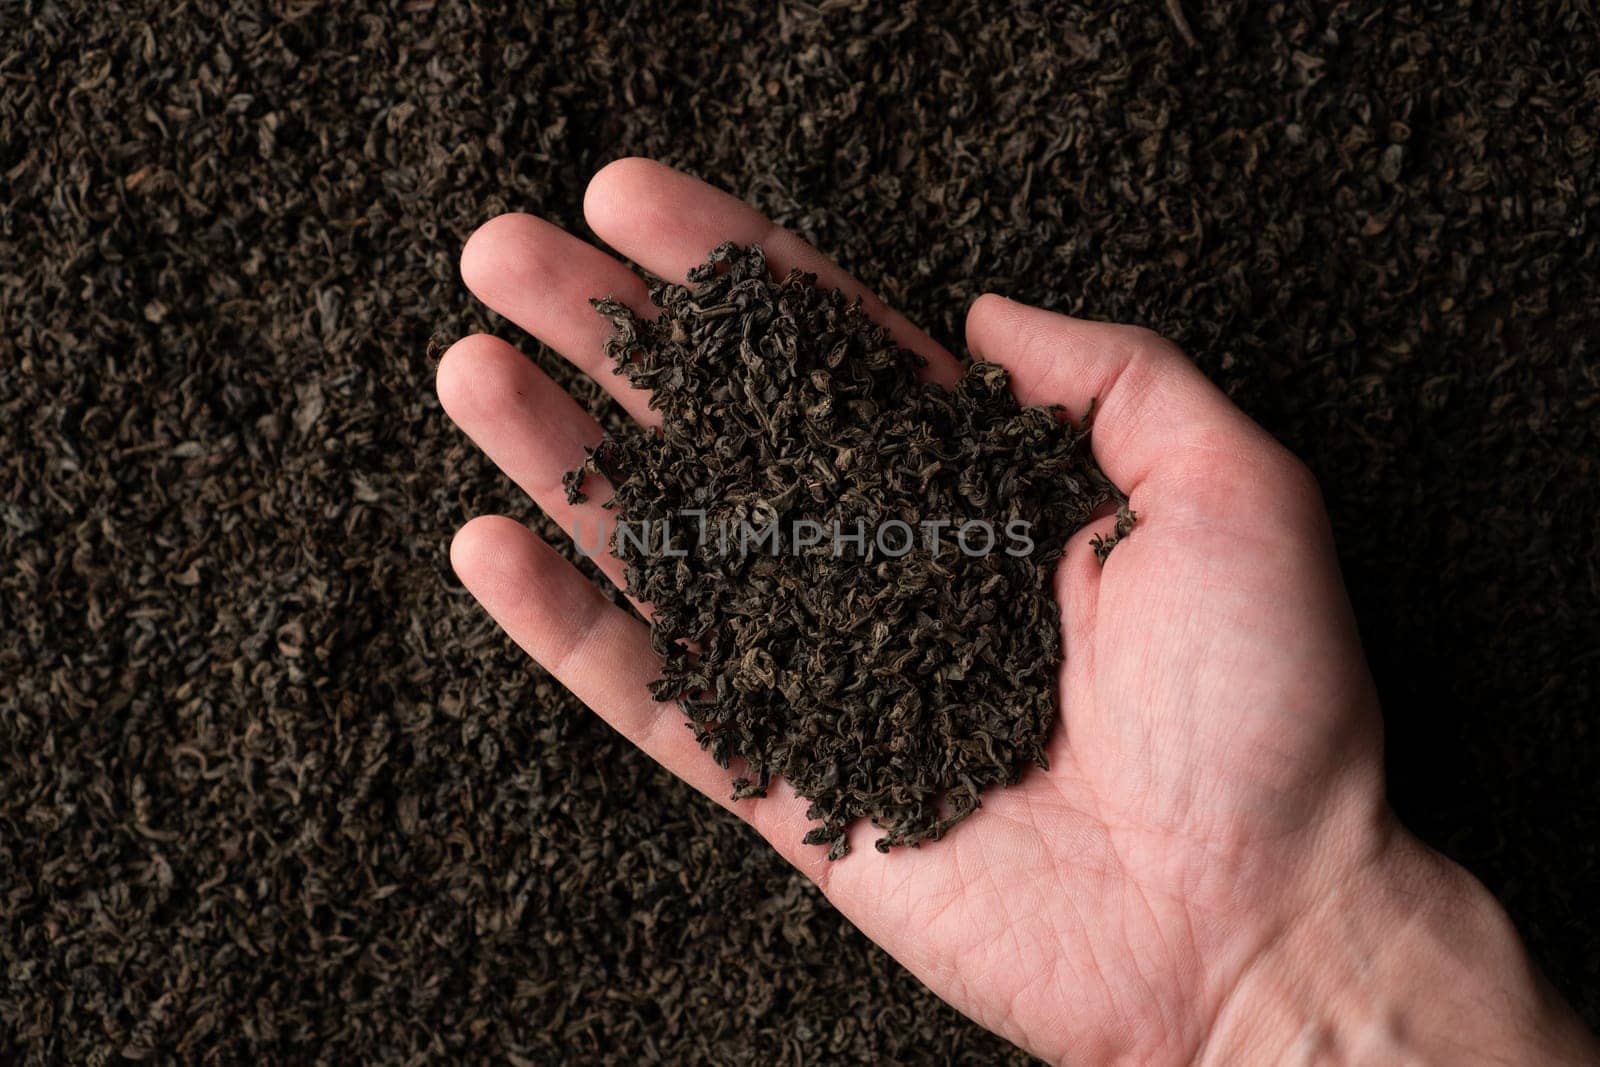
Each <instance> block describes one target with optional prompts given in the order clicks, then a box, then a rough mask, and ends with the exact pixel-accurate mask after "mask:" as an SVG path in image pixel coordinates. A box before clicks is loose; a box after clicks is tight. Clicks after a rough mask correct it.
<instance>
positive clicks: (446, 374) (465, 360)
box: [434, 333, 524, 425]
mask: <svg viewBox="0 0 1600 1067" xmlns="http://www.w3.org/2000/svg"><path fill="white" fill-rule="evenodd" d="M508 357H509V358H508ZM521 360H522V356H521V354H520V353H518V352H517V351H516V350H515V349H513V348H511V346H510V345H508V344H506V343H505V342H504V341H502V340H500V339H499V338H498V337H495V336H493V335H491V334H486V333H476V334H471V335H469V336H467V337H463V338H461V339H460V340H459V341H457V342H456V343H455V344H453V345H451V346H450V347H449V348H448V349H446V350H445V354H444V356H443V357H442V358H441V359H440V360H439V369H438V370H437V371H436V372H435V374H434V388H435V390H436V391H437V392H438V395H439V403H440V404H441V405H443V407H444V410H445V414H447V415H449V416H450V418H451V419H453V420H454V421H455V422H456V423H457V424H458V425H466V424H472V423H475V422H476V421H478V420H477V418H476V417H477V416H481V415H483V414H485V413H486V412H487V411H489V410H490V409H491V408H495V407H499V406H503V404H504V401H505V398H506V397H508V396H519V395H521V393H522V392H523V391H524V390H523V387H522V384H521V382H520V381H519V380H518V379H519V376H518V373H517V372H518V370H519V364H520V362H521Z"/></svg>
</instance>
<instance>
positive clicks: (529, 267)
mask: <svg viewBox="0 0 1600 1067" xmlns="http://www.w3.org/2000/svg"><path fill="white" fill-rule="evenodd" d="M461 277H462V280H464V281H465V282H466V283H467V288H469V289H471V290H472V292H473V294H474V295H476V296H477V298H478V299H479V300H482V301H483V302H484V303H485V304H487V305H488V306H489V307H490V308H492V309H494V310H495V311H496V312H498V313H500V314H501V315H504V316H505V317H506V318H508V319H510V320H511V321H512V322H514V323H516V324H517V325H518V326H520V327H522V328H523V329H524V330H527V331H528V332H529V333H531V334H533V335H534V336H535V337H537V338H538V339H539V340H541V341H543V342H544V343H545V344H547V345H549V346H550V347H551V348H553V349H555V351H556V352H558V353H559V354H560V355H561V356H562V357H564V358H565V359H566V360H567V361H568V362H570V363H572V364H573V365H574V366H576V367H578V369H580V370H582V371H583V372H584V373H585V374H587V375H588V376H589V377H591V378H593V379H594V380H595V381H597V382H599V383H600V385H601V386H602V387H603V388H604V389H605V391H606V392H607V393H609V394H610V395H611V396H612V397H613V398H614V399H615V400H616V401H617V403H619V404H621V405H622V406H623V408H624V409H625V410H626V411H627V412H628V414H630V415H632V416H633V417H634V418H635V419H638V420H639V421H640V422H641V423H644V424H645V425H647V426H654V425H657V424H659V423H660V421H661V417H660V415H659V414H658V413H656V412H654V411H651V410H650V407H649V401H650V394H649V393H648V392H647V391H645V390H643V389H635V388H634V387H633V386H632V385H630V384H629V383H628V379H627V378H626V377H624V376H623V375H620V374H617V373H616V372H615V366H614V364H612V362H611V361H610V360H609V359H608V358H607V357H606V354H605V342H606V338H607V336H609V335H610V333H611V326H610V324H609V323H608V322H607V321H606V320H605V319H604V318H603V317H602V316H601V315H600V314H599V313H598V312H596V311H595V309H594V308H592V307H590V306H589V301H590V300H593V299H596V298H599V297H606V296H612V297H615V298H616V299H618V300H620V301H621V302H622V303H624V304H626V305H628V306H629V307H631V308H633V309H634V310H636V311H643V310H645V309H648V308H649V306H650V301H649V298H648V296H647V294H646V290H645V284H644V282H643V280H642V279H640V278H639V276H638V275H637V274H635V273H633V271H631V270H629V269H628V268H627V267H625V266H623V265H622V264H621V263H619V262H617V261H616V260H615V259H613V258H611V257H610V256H608V255H606V254H605V253H604V252H602V251H600V250H599V249H598V248H596V247H594V246H593V245H591V244H589V243H588V242H586V241H580V240H578V238H576V237H574V236H572V235H571V234H570V233H568V232H567V231H565V230H563V229H562V228H561V227H559V226H556V225H553V224H552V223H548V222H545V221H544V220H543V219H540V218H535V217H534V216H532V215H518V214H511V215H501V216H499V217H498V218H494V219H490V220H489V221H488V222H486V223H484V224H483V225H482V226H480V227H479V228H478V230H477V232H476V233H474V234H473V235H472V236H471V237H470V238H468V240H467V245H466V247H465V248H464V249H462V252H461Z"/></svg>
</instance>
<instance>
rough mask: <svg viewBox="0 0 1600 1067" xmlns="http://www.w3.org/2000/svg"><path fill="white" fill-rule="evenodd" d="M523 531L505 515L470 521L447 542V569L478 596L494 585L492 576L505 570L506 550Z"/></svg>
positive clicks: (483, 517) (477, 518) (480, 517)
mask: <svg viewBox="0 0 1600 1067" xmlns="http://www.w3.org/2000/svg"><path fill="white" fill-rule="evenodd" d="M526 532H527V531H526V530H525V529H524V528H523V527H522V526H521V525H520V524H519V523H517V522H516V521H514V520H512V519H508V518H506V517H505V516H504V515H479V516H478V517H476V518H474V519H469V520H468V521H467V522H466V524H465V525H463V526H462V527H461V528H460V529H459V530H457V531H456V534H455V536H454V537H452V538H451V539H450V566H451V568H452V569H453V570H454V571H455V572H456V577H457V578H460V579H461V584H462V585H464V586H466V587H467V589H469V590H470V591H472V593H473V594H474V595H478V594H480V592H481V591H482V590H483V589H486V588H488V587H490V586H492V585H493V583H494V576H495V575H496V574H498V573H500V572H501V571H503V570H504V569H505V568H504V563H505V559H506V555H507V552H508V550H509V549H510V547H511V546H512V545H514V543H515V540H516V538H517V537H519V536H520V535H523V534H526ZM480 599H481V597H480Z"/></svg>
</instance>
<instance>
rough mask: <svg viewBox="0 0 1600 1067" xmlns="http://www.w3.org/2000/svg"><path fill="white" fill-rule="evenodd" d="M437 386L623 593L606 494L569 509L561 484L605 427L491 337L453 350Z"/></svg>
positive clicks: (450, 409)
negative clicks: (609, 538) (609, 536)
mask: <svg viewBox="0 0 1600 1067" xmlns="http://www.w3.org/2000/svg"><path fill="white" fill-rule="evenodd" d="M437 387H438V391H439V402H440V403H441V404H443V405H444V410H445V412H446V413H447V414H448V415H449V416H450V418H451V419H452V420H454V422H455V424H456V425H457V426H459V427H461V430H462V432H463V433H465V434H466V435H467V436H468V437H470V438H472V440H473V442H474V443H475V444H476V445H477V446H478V447H479V448H481V449H483V451H484V454H485V455H487V456H488V457H489V458H490V459H491V460H493V461H494V463H495V465H496V466H498V467H499V468H500V469H501V470H502V471H504V472H505V473H506V475H507V476H508V477H510V478H511V480H512V481H514V482H516V483H517V485H519V486H521V488H522V491H523V492H525V493H527V494H528V495H529V496H530V497H532V498H533V501H534V503H536V504H538V505H539V507H540V508H541V509H542V510H543V511H544V513H545V514H546V515H548V516H550V518H551V519H552V520H553V521H554V522H555V523H556V524H557V525H558V526H560V527H561V529H562V530H564V531H566V534H567V536H568V537H573V538H575V539H576V541H577V543H578V545H579V547H580V549H582V550H584V551H586V552H590V553H591V554H592V555H593V556H594V560H595V563H596V564H598V565H599V567H600V569H601V570H602V571H603V572H605V575H606V577H608V578H610V579H611V580H612V582H614V583H616V585H617V586H618V587H619V588H621V587H622V586H623V584H624V579H623V567H622V562H621V561H620V560H618V559H617V558H616V557H615V556H614V555H612V554H611V551H610V548H609V545H608V543H607V539H606V537H605V532H606V530H607V524H606V520H607V517H608V516H609V512H607V511H606V510H605V509H604V508H603V507H601V502H602V501H603V500H604V495H603V493H602V494H598V496H599V499H596V496H597V494H595V493H594V492H591V493H590V494H589V499H588V500H586V501H585V502H583V503H581V504H569V503H567V491H566V487H565V486H564V485H563V484H562V482H561V476H562V475H563V474H565V473H566V472H567V471H570V470H576V469H577V468H578V467H580V466H582V464H583V462H584V459H585V458H586V457H587V454H588V453H587V451H586V449H588V448H592V447H594V445H595V444H596V443H597V442H598V441H599V440H600V435H601V430H600V425H599V423H597V422H595V421H594V419H593V417H591V416H590V415H589V413H588V412H587V411H584V410H583V408H582V407H580V406H579V404H578V402H577V401H576V400H573V399H572V397H571V396H569V395H568V394H567V391H566V390H565V389H562V388H561V387H560V386H559V385H557V384H556V383H555V382H553V381H551V380H550V378H549V376H547V375H546V374H545V373H544V372H543V371H541V370H540V369H539V368H538V367H535V366H534V365H533V364H532V363H531V362H530V361H529V360H528V359H527V358H526V357H525V356H523V354H522V353H521V352H518V351H517V350H516V349H515V348H512V347H511V346H510V345H509V344H507V343H506V342H504V341H502V340H500V338H498V337H491V336H490V335H488V334H475V335H473V336H471V337H464V338H462V339H461V340H459V341H457V342H456V343H455V344H453V345H451V346H450V348H449V350H448V351H447V352H445V354H444V358H443V359H441V360H440V361H439V371H438V380H437Z"/></svg>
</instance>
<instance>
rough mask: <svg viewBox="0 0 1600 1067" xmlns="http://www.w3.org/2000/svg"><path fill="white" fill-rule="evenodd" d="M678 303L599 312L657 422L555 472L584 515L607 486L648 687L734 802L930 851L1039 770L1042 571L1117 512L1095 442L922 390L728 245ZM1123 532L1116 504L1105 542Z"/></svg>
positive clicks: (825, 294) (1045, 692) (1052, 626)
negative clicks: (637, 609)
mask: <svg viewBox="0 0 1600 1067" xmlns="http://www.w3.org/2000/svg"><path fill="white" fill-rule="evenodd" d="M688 283H689V284H688V285H675V284H669V283H664V282H657V283H655V284H653V285H652V286H651V289H650V299H651V302H652V303H653V304H654V305H655V306H656V307H658V308H659V309H660V310H661V314H660V316H659V317H658V318H656V319H654V320H647V319H644V318H641V317H639V316H637V315H635V314H634V313H633V311H631V310H630V309H628V308H626V307H624V306H622V305H621V304H619V303H617V302H615V301H612V300H600V301H596V302H595V307H596V309H597V310H599V311H600V312H601V313H602V314H604V315H605V316H607V317H608V318H609V319H610V320H611V322H612V324H613V327H614V329H613V332H612V334H611V336H610V338H609V340H608V342H607V345H606V351H607V354H608V355H609V357H610V358H611V359H612V361H613V362H614V363H615V365H616V369H617V371H618V373H621V374H625V375H626V376H627V377H628V379H629V380H630V381H631V382H632V384H633V385H635V386H637V387H640V388H644V389H649V390H651V392H652V400H651V405H652V407H654V408H655V409H657V410H659V411H660V412H661V415H662V427H661V429H660V432H659V433H657V432H656V431H654V430H645V429H632V430H622V431H619V432H614V433H609V434H607V436H606V437H605V438H604V439H602V440H601V442H600V443H599V444H598V445H597V446H596V448H595V449H594V451H593V453H592V454H591V456H590V457H589V460H588V462H587V463H586V464H585V467H584V468H583V469H582V470H580V471H577V472H573V473H572V474H571V475H569V476H568V479H567V487H568V492H569V494H570V495H571V496H572V497H573V498H574V499H577V498H579V497H580V496H581V495H582V487H583V481H584V475H585V474H586V473H588V472H597V473H599V474H601V475H604V477H605V478H606V479H607V481H609V483H610V485H611V489H612V496H611V497H610V499H609V501H608V506H609V507H610V508H611V509H612V510H613V513H614V519H613V527H614V528H613V530H612V531H611V534H610V543H611V545H612V548H613V550H614V551H615V552H616V554H617V555H618V557H619V558H620V559H622V560H623V562H624V563H625V564H626V588H627V592H628V593H629V594H630V595H632V596H634V597H635V598H637V599H638V600H640V601H642V602H646V603H648V604H649V605H650V607H651V609H652V611H653V618H652V620H651V632H652V639H653V643H654V647H655V651H656V652H657V653H658V654H659V655H660V656H661V657H662V661H663V666H662V672H661V677H660V679H659V680H658V681H657V682H656V683H655V686H654V688H653V695H654V696H655V698H656V699H657V700H660V701H663V702H666V701H673V702H676V703H677V704H678V705H679V706H680V707H681V708H682V709H683V711H684V712H685V713H686V714H687V716H688V718H689V720H690V722H691V724H692V726H693V728H694V731H695V735H696V737H697V738H698V739H699V741H700V744H701V746H702V747H704V748H706V749H707V750H709V751H710V753H711V754H712V756H714V757H715V758H716V760H717V761H718V763H720V764H721V765H722V766H724V767H730V766H732V764H733V761H734V760H735V759H739V760H741V761H742V762H743V763H744V764H745V765H746V766H747V767H748V770H747V771H745V772H744V773H742V774H740V775H739V776H737V777H735V778H734V779H733V783H732V784H733V795H734V797H735V798H736V799H737V798H743V797H751V796H761V795H764V794H765V792H766V790H767V788H768V786H769V785H770V783H771V782H772V780H773V779H774V778H775V777H777V776H779V775H782V776H783V777H785V778H787V779H788V780H789V782H790V783H791V784H792V785H793V786H794V788H795V790H796V791H797V792H798V793H799V795H800V796H802V797H804V798H806V799H807V800H809V801H810V802H811V806H810V809H809V811H808V817H809V818H812V819H814V820H816V821H817V823H818V825H817V826H816V827H815V828H813V829H812V830H811V831H810V833H808V834H807V835H806V838H805V840H806V842H807V843H810V844H829V845H831V846H832V847H831V849H830V851H829V855H830V856H831V857H834V858H837V857H838V856H841V855H843V854H844V853H845V852H846V851H848V845H847V844H846V831H847V830H848V828H849V827H850V825H851V824H852V823H853V822H854V821H855V820H857V819H861V818H868V819H871V820H872V822H873V824H874V825H875V826H877V827H879V828H881V829H882V830H883V831H884V835H883V836H882V837H881V838H879V839H878V841H877V847H878V849H879V850H880V851H887V850H888V849H889V848H890V847H892V846H894V845H915V844H918V843H919V842H922V841H925V840H936V839H937V838H939V837H940V836H941V835H942V834H943V833H944V832H945V831H946V830H948V829H949V828H950V827H951V826H952V825H954V824H955V823H957V822H959V821H960V820H962V819H963V818H965V817H966V816H968V815H970V814H971V813H972V812H974V811H975V810H977V808H978V806H979V804H980V797H981V794H982V792H983V790H984V789H986V788H987V787H989V786H991V785H995V784H1000V785H1009V784H1012V783H1014V782H1016V781H1017V779H1018V778H1019V777H1020V776H1021V774H1022V772H1023V771H1024V769H1025V768H1026V767H1027V766H1028V765H1029V764H1034V765H1038V766H1041V767H1042V766H1045V762H1046V761H1045V744H1046V741H1047V739H1048V737H1049V735H1050V731H1051V728H1052V726H1053V725H1054V723H1055V721H1056V717H1057V707H1056V704H1057V681H1056V675H1057V669H1058V667H1059V666H1060V661H1061V635H1060V616H1059V611H1058V608H1057V605H1056V603H1055V600H1054V598H1053V596H1052V593H1051V587H1050V575H1051V571H1052V569H1053V565H1054V564H1055V562H1056V561H1057V560H1058V559H1059V557H1060V555H1061V552H1062V549H1063V547H1064V545H1065V543H1066V541H1067V539H1068V538H1069V537H1070V536H1071V535H1072V533H1073V532H1074V531H1075V530H1077V529H1078V528H1080V527H1081V526H1082V525H1083V524H1084V523H1086V522H1087V521H1088V520H1089V519H1090V518H1092V517H1093V516H1094V514H1095V513H1096V511H1097V510H1098V509H1100V508H1101V507H1102V505H1105V504H1107V503H1110V502H1117V503H1121V502H1122V501H1121V497H1120V494H1118V492H1117V490H1116V489H1115V488H1114V487H1113V486H1112V485H1111V483H1110V482H1109V481H1108V480H1107V479H1106V478H1105V476H1104V475H1103V474H1102V473H1101V472H1100V470H1099V469H1098V468H1097V467H1096V466H1095V464H1094V461H1093V460H1092V458H1091V457H1090V454H1089V449H1088V427H1087V425H1086V424H1084V425H1079V424H1075V423H1073V422H1072V421H1070V420H1068V419H1065V418H1063V417H1062V413H1061V412H1060V411H1057V410H1052V409H1048V408H1023V407H1021V406H1020V405H1019V404H1018V402H1017V400H1016V398H1015V397H1014V396H1013V395H1012V393H1011V390H1010V388H1009V386H1008V381H1007V375H1006V372H1005V371H1004V369H1002V368H1001V367H1000V366H999V365H997V364H994V363H982V362H980V363H975V364H973V365H971V366H970V367H968V368H967V370H966V371H965V373H964V374H963V376H962V377H961V379H960V380H959V382H957V383H956V384H955V386H954V387H953V388H951V389H946V388H945V387H943V386H941V385H939V384H936V383H933V382H930V381H925V380H922V379H919V378H918V376H917V374H916V371H917V369H918V367H919V365H920V364H921V362H922V361H921V360H920V359H919V357H917V356H915V355H914V354H913V353H911V352H909V351H907V350H905V349H903V348H901V347H900V346H899V345H897V344H896V343H895V342H894V340H893V339H892V337H891V336H890V335H889V333H888V331H886V330H885V329H884V328H883V327H881V326H879V325H878V324H876V323H874V322H873V321H872V320H871V319H870V318H869V317H868V316H867V314H866V313H865V312H864V311H863V310H862V308H861V305H860V303H859V302H858V301H852V300H850V299H847V298H846V297H845V296H844V295H843V294H842V293H840V292H839V291H837V290H826V289H821V288H819V287H817V285H816V279H815V277H814V276H812V275H808V274H802V273H800V272H798V271H791V272H790V273H789V275H788V276H787V277H785V278H783V279H781V280H780V279H775V278H773V277H772V276H771V275H770V274H769V272H768V269H767V263H766V259H765V257H764V256H763V254H762V252H761V249H760V248H759V247H750V248H741V247H739V246H736V245H733V244H725V245H722V246H721V247H719V248H718V249H716V250H715V251H714V252H713V253H712V254H711V256H710V258H709V260H708V261H707V262H706V263H704V264H702V265H701V266H699V267H697V268H695V270H693V271H691V272H690V274H689V277H688ZM1131 522H1132V514H1131V513H1130V512H1128V511H1127V510H1126V508H1125V507H1124V508H1123V509H1122V512H1121V518H1120V520H1119V523H1118V527H1117V531H1116V533H1115V534H1114V535H1113V536H1114V537H1116V536H1121V535H1122V534H1124V533H1126V532H1127V530H1128V527H1129V525H1130V524H1131ZM1110 540H1111V539H1107V541H1105V542H1103V543H1102V544H1101V545H1099V546H1097V547H1098V550H1099V551H1101V552H1102V553H1103V552H1104V551H1109V547H1110ZM1102 558H1103V555H1102Z"/></svg>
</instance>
